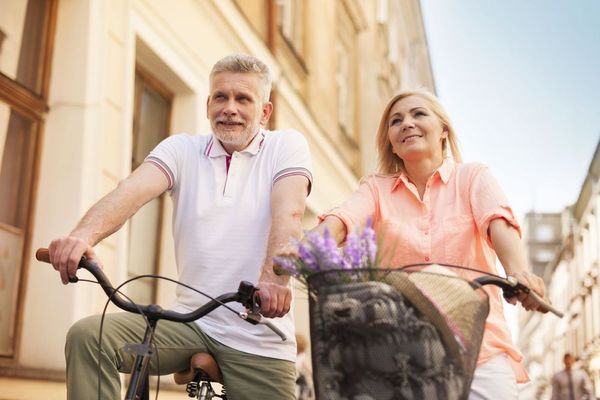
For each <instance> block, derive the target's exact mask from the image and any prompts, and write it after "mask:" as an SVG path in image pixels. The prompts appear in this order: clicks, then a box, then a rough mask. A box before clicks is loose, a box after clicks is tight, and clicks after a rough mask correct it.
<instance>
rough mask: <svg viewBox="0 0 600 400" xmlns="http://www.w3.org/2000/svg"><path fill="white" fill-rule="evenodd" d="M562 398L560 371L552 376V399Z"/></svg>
mask: <svg viewBox="0 0 600 400" xmlns="http://www.w3.org/2000/svg"><path fill="white" fill-rule="evenodd" d="M551 400H560V382H559V381H558V373H556V374H554V376H553V377H552V399H551Z"/></svg>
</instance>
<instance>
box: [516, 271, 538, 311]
mask: <svg viewBox="0 0 600 400" xmlns="http://www.w3.org/2000/svg"><path fill="white" fill-rule="evenodd" d="M510 275H511V276H512V277H514V278H515V279H516V280H517V281H519V282H520V283H522V284H523V285H525V286H527V287H528V288H529V289H531V290H532V291H534V292H535V293H536V294H537V295H538V296H540V297H541V298H542V299H544V298H545V294H546V285H544V281H543V280H542V278H540V277H539V276H537V275H535V274H533V273H531V272H527V271H523V272H516V273H513V274H510ZM507 301H508V302H509V303H510V304H513V305H514V304H517V301H519V302H521V305H522V306H523V308H525V309H526V310H527V311H537V310H538V309H539V308H540V305H539V304H538V303H536V302H534V301H533V300H532V299H531V297H529V295H528V294H527V293H519V294H518V295H516V296H513V297H511V298H510V299H507Z"/></svg>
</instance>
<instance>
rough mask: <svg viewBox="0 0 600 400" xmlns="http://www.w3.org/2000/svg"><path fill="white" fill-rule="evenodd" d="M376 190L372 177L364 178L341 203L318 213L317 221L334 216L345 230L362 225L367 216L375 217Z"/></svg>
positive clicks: (351, 229)
mask: <svg viewBox="0 0 600 400" xmlns="http://www.w3.org/2000/svg"><path fill="white" fill-rule="evenodd" d="M376 190H377V189H376V187H375V185H374V184H373V180H372V177H366V178H364V179H363V180H362V181H361V183H360V186H359V187H358V189H357V190H356V191H355V192H354V193H352V194H351V195H350V197H349V198H348V199H347V200H346V201H345V202H344V203H343V204H342V205H340V206H338V207H335V208H332V209H331V210H328V211H326V212H324V213H323V214H321V215H319V221H323V220H324V219H325V218H327V217H328V216H335V217H337V218H339V219H340V220H341V221H342V222H343V224H344V225H345V226H346V232H352V231H353V230H355V229H356V228H358V227H362V226H364V225H365V224H366V222H367V220H368V219H369V218H376V217H377V216H376V210H377V209H378V207H377V202H378V197H377V195H376ZM373 222H375V221H373Z"/></svg>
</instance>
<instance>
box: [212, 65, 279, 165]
mask: <svg viewBox="0 0 600 400" xmlns="http://www.w3.org/2000/svg"><path fill="white" fill-rule="evenodd" d="M261 93H262V80H261V79H260V76H259V75H258V74H255V73H236V72H221V73H219V74H217V75H215V76H213V78H212V80H211V82H210V95H209V96H208V100H207V102H206V114H207V117H208V119H209V120H210V125H211V127H212V130H213V132H214V134H215V136H217V138H218V139H219V141H220V142H221V144H222V145H223V147H224V148H225V150H227V152H228V153H230V154H231V153H233V152H234V151H241V150H244V149H245V148H246V147H247V146H248V144H250V142H251V141H252V139H253V138H254V136H255V135H256V133H257V132H258V130H259V128H260V126H261V125H265V124H266V123H267V121H268V120H269V117H270V116H271V112H272V111H273V105H272V104H271V103H270V102H266V103H264V104H263V98H262V95H261Z"/></svg>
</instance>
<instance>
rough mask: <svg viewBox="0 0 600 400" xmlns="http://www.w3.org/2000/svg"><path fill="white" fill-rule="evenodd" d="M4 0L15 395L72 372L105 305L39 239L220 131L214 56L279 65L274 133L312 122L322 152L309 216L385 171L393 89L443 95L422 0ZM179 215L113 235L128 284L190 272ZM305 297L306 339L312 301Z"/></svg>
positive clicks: (3, 176)
mask: <svg viewBox="0 0 600 400" xmlns="http://www.w3.org/2000/svg"><path fill="white" fill-rule="evenodd" d="M0 8H1V9H0V157H1V158H0V183H1V188H2V189H1V190H0V300H1V301H0V381H1V383H0V385H1V386H2V387H3V390H2V391H3V392H5V393H6V391H7V390H9V389H10V388H11V387H12V388H15V387H16V389H15V391H14V392H8V393H10V394H9V395H10V396H12V397H10V398H36V395H33V394H32V393H30V392H27V391H28V390H33V389H32V388H33V387H34V385H33V383H32V382H38V383H39V382H42V383H43V382H46V381H48V380H56V381H59V382H60V381H61V380H62V379H63V376H64V356H63V348H64V337H65V333H66V332H67V330H68V328H69V326H70V325H71V324H72V323H73V322H74V321H76V320H78V319H80V318H81V317H83V316H86V315H90V314H93V313H96V312H99V311H100V310H101V308H102V306H103V304H104V302H105V300H106V299H105V298H104V294H102V292H101V291H100V290H98V289H97V288H96V287H93V286H90V285H86V284H77V285H69V286H67V287H64V286H63V285H61V284H60V283H59V279H58V276H57V275H56V272H55V271H53V270H52V269H51V268H49V267H48V266H46V265H41V264H40V263H38V262H37V261H35V258H34V256H33V254H34V252H35V249H37V248H39V247H46V246H47V245H48V243H49V241H50V240H51V239H52V238H55V237H57V236H60V235H66V234H68V232H69V231H70V229H72V227H73V226H74V225H75V224H76V222H77V221H78V219H79V218H80V217H81V216H82V215H83V213H84V212H85V210H87V209H88V208H89V207H90V206H91V205H92V204H93V203H94V202H95V201H96V200H97V199H99V198H100V197H101V196H102V195H104V194H106V193H107V192H108V191H110V190H111V189H112V188H114V187H115V186H116V184H117V183H118V182H119V181H120V180H121V179H122V178H124V177H125V176H127V175H128V174H129V173H130V172H131V170H132V169H134V168H135V167H137V166H138V165H139V164H140V163H141V162H142V161H143V159H144V157H145V155H146V154H147V153H148V151H149V150H150V149H152V148H153V147H154V146H155V145H156V144H157V143H158V142H159V141H160V140H162V139H163V138H165V137H166V136H168V135H170V134H173V133H178V132H188V133H198V134H207V133H208V132H209V128H210V126H209V123H208V120H207V119H206V118H205V117H204V116H205V112H206V111H205V102H206V98H207V94H208V80H207V77H208V73H209V71H210V68H211V67H212V65H213V64H214V62H215V61H217V60H218V59H220V58H221V57H223V56H225V55H227V54H230V53H233V52H243V53H249V54H253V55H256V56H257V57H259V58H261V59H263V60H264V61H266V63H267V64H268V65H269V66H270V67H271V70H272V72H273V74H274V85H273V92H272V101H273V103H274V105H275V111H274V113H273V116H272V119H271V121H270V128H274V129H276V128H280V127H281V128H283V127H292V128H294V129H297V130H298V131H300V132H302V133H303V134H304V135H305V137H306V139H307V140H308V142H309V145H310V148H311V152H312V155H313V164H314V185H313V189H312V193H311V195H310V197H309V198H308V204H307V206H308V207H307V213H306V217H305V225H306V227H310V226H313V225H314V224H315V223H316V215H318V214H319V213H320V212H322V211H324V210H326V209H328V208H330V207H332V206H334V205H336V204H338V203H340V202H341V201H342V200H343V199H344V198H345V197H346V196H348V195H349V194H350V193H351V192H352V191H353V190H354V189H355V188H356V187H357V183H358V179H359V178H360V176H361V175H363V174H365V173H368V172H371V171H374V170H375V168H376V155H375V143H374V142H375V140H374V136H375V133H376V130H377V124H378V120H379V117H380V112H381V111H382V110H383V107H384V105H385V103H386V102H387V101H388V99H389V98H390V97H391V95H392V94H393V93H394V92H395V91H396V90H398V89H399V88H401V87H425V88H428V89H429V90H432V91H434V90H435V87H434V82H433V77H432V72H431V66H430V61H429V55H428V48H427V42H426V38H425V32H424V27H423V22H422V16H421V10H420V4H419V2H418V0H377V1H370V0H326V1H320V0H306V1H300V0H237V1H236V0H178V1H177V2H167V1H163V0H108V1H107V0H3V1H2V2H1V3H0ZM171 212H172V210H171V204H170V202H169V201H167V199H164V198H161V199H157V200H155V201H153V202H151V203H149V204H148V205H147V206H145V207H144V208H143V209H142V210H141V211H140V212H139V213H138V214H136V216H135V217H134V218H133V219H132V220H131V221H130V222H129V223H127V224H126V225H125V226H124V227H123V228H122V229H121V230H120V231H119V232H117V233H116V234H114V235H112V236H111V237H109V238H107V239H106V240H104V241H103V242H102V243H100V244H99V245H98V246H97V251H98V253H99V256H100V257H101V259H102V260H103V262H104V266H105V272H106V273H107V274H108V276H109V277H110V279H111V280H112V281H113V282H122V281H124V280H125V279H126V278H128V277H130V276H135V275H139V274H142V273H159V274H161V275H165V276H169V277H174V276H175V266H174V255H173V244H172V239H171V235H170V232H171V228H170V224H171ZM127 290H128V294H129V295H133V296H135V297H136V299H138V300H139V301H150V302H157V303H160V304H168V303H169V302H170V300H171V299H172V297H173V288H172V287H171V286H169V285H167V284H163V283H157V282H142V283H139V284H136V285H134V286H131V287H129V288H128V289H127ZM296 297H297V299H298V301H297V302H296V308H295V313H296V320H297V325H298V330H299V331H300V332H303V333H304V334H305V335H307V336H308V317H307V304H306V295H305V294H303V293H302V292H301V291H299V292H298V293H297V296H296ZM23 378H25V379H33V380H32V381H21V380H20V379H23ZM22 382H25V383H22ZM58 387H59V389H57V390H58V392H57V393H58V394H56V398H64V391H63V392H60V391H61V390H64V388H63V385H59V386H58ZM5 388H7V389H5ZM21 396H22V397H21ZM44 396H45V398H53V396H54V394H53V392H48V391H45V392H44ZM0 398H2V394H0Z"/></svg>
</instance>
